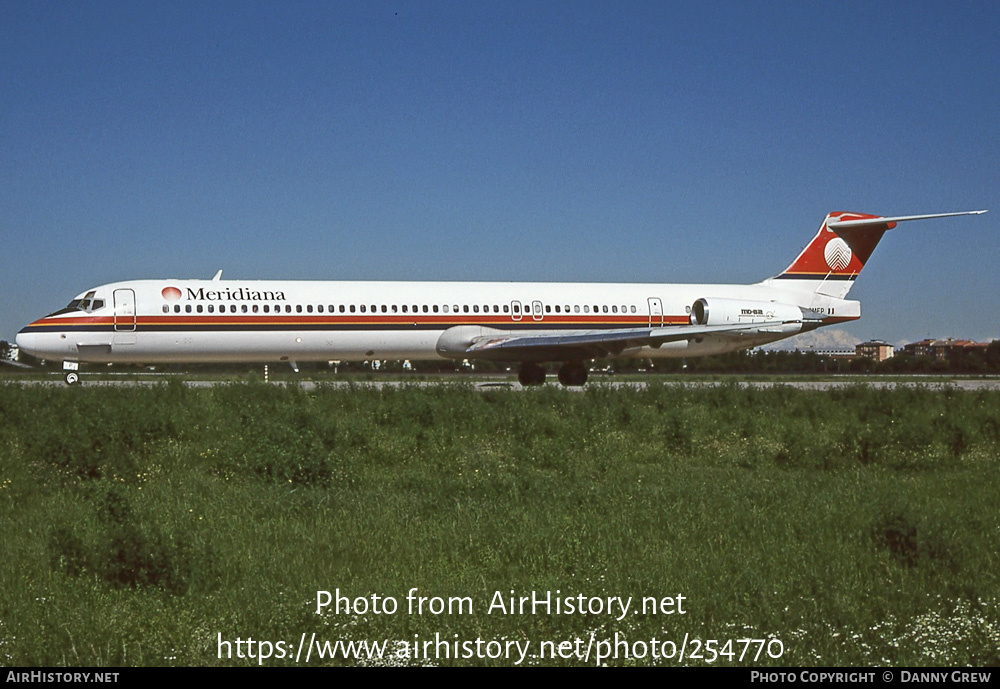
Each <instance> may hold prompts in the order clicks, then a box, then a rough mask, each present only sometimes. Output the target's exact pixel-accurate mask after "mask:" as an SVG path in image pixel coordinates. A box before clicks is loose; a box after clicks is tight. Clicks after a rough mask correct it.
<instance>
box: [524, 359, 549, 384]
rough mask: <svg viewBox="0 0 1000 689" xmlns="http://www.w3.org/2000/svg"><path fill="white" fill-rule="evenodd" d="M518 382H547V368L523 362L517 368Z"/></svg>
mask: <svg viewBox="0 0 1000 689" xmlns="http://www.w3.org/2000/svg"><path fill="white" fill-rule="evenodd" d="M517 382H518V383H520V384H521V385H524V386H528V385H541V384H542V383H544V382H545V369H544V368H542V367H541V366H539V365H538V364H529V363H523V364H521V368H519V369H518V370H517Z"/></svg>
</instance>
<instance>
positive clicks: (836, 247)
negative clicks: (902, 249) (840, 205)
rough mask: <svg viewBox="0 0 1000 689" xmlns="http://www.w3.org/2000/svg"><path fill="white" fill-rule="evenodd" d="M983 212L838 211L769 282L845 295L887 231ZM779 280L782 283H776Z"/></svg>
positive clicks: (830, 294) (823, 293) (824, 222)
mask: <svg viewBox="0 0 1000 689" xmlns="http://www.w3.org/2000/svg"><path fill="white" fill-rule="evenodd" d="M985 212H986V211H962V212H959V213H936V214H933V215H904V216H898V217H893V218H886V217H881V216H878V215H868V214H866V213H849V212H846V211H837V212H834V213H830V214H829V215H827V216H826V218H825V219H824V220H823V224H822V225H820V228H819V231H818V232H817V233H816V236H815V237H813V240H812V241H811V242H809V245H808V246H806V248H805V249H803V250H802V252H801V253H800V254H799V255H798V256H797V257H796V258H795V260H794V261H792V263H791V265H790V266H788V267H787V268H785V270H784V272H783V273H781V274H780V275H775V276H774V277H773V278H771V279H770V280H766V281H765V282H769V283H770V284H772V285H774V286H781V287H785V288H788V289H792V290H794V291H797V292H810V293H815V294H821V295H824V296H828V297H833V298H835V299H843V298H844V297H845V296H847V293H848V292H849V291H850V289H851V286H852V285H853V284H854V279H855V278H856V277H857V276H858V273H860V272H861V269H862V268H864V267H865V264H866V263H867V262H868V259H869V257H871V255H872V252H873V251H874V250H875V246H876V245H877V244H878V243H879V240H880V239H882V235H883V234H885V233H886V231H888V230H891V229H892V228H894V227H896V223H899V222H904V221H906V220H927V219H929V218H950V217H953V216H956V215H980V214H982V213H985ZM778 281H781V282H778Z"/></svg>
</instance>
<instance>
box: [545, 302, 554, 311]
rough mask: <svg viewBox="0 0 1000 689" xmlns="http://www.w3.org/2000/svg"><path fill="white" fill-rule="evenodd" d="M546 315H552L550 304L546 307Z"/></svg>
mask: <svg viewBox="0 0 1000 689" xmlns="http://www.w3.org/2000/svg"><path fill="white" fill-rule="evenodd" d="M545 313H552V307H551V306H549V305H548V304H546V305H545Z"/></svg>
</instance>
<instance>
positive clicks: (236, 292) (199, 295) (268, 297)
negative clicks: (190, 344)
mask: <svg viewBox="0 0 1000 689" xmlns="http://www.w3.org/2000/svg"><path fill="white" fill-rule="evenodd" d="M160 294H162V295H163V298H164V299H166V300H167V301H177V300H178V299H180V298H181V296H182V292H181V291H180V290H179V289H177V288H176V287H165V288H164V289H163V291H162V292H161V293H160ZM187 298H188V299H190V300H191V301H285V293H284V292H281V291H278V290H273V291H272V290H256V289H248V288H246V287H237V288H236V289H231V288H228V287H227V288H226V289H205V288H204V287H199V288H198V289H192V288H191V287H188V288H187Z"/></svg>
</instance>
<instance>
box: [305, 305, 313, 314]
mask: <svg viewBox="0 0 1000 689" xmlns="http://www.w3.org/2000/svg"><path fill="white" fill-rule="evenodd" d="M312 312H313V306H312V304H309V305H308V306H306V313H312Z"/></svg>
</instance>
